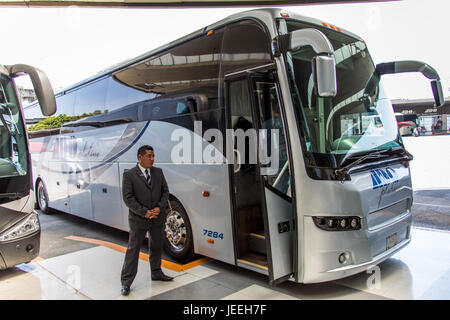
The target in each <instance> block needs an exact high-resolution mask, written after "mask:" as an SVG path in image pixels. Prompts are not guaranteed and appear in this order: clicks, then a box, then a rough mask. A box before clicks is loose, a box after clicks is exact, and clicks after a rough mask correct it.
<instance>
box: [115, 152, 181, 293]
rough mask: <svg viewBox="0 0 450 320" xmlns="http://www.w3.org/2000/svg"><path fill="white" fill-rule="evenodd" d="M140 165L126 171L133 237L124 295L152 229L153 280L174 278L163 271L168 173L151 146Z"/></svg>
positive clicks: (125, 268)
mask: <svg viewBox="0 0 450 320" xmlns="http://www.w3.org/2000/svg"><path fill="white" fill-rule="evenodd" d="M137 157H138V161H139V162H138V164H137V165H136V166H135V167H134V168H132V169H130V170H125V171H124V173H123V182H122V194H123V201H124V202H125V204H126V205H127V207H128V209H129V215H128V222H129V226H130V232H129V240H128V247H127V252H126V254H125V261H124V264H123V268H122V274H121V282H122V290H121V293H122V295H128V294H129V292H130V286H131V284H132V282H133V280H134V278H135V277H136V274H137V269H138V262H139V252H140V248H141V244H142V242H143V241H144V238H145V234H146V233H147V232H149V247H150V269H151V274H152V280H161V281H170V280H172V279H173V278H172V277H169V276H167V275H165V274H164V273H163V272H162V271H161V251H162V244H163V236H164V225H165V220H166V206H167V201H168V199H169V188H168V187H167V183H166V180H165V178H164V174H163V172H162V170H161V169H160V168H157V167H154V166H153V162H154V160H155V153H154V150H153V148H152V147H151V146H147V145H145V146H142V147H140V148H139V150H138V154H137Z"/></svg>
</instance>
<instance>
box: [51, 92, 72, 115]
mask: <svg viewBox="0 0 450 320" xmlns="http://www.w3.org/2000/svg"><path fill="white" fill-rule="evenodd" d="M74 104H75V91H71V92H69V93H66V94H64V95H60V96H58V97H56V113H55V114H54V116H58V115H60V114H65V115H68V116H71V115H73V114H74V112H73V106H74Z"/></svg>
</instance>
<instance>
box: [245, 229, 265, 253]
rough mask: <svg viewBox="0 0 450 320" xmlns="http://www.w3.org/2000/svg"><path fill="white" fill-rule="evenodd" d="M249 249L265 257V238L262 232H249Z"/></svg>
mask: <svg viewBox="0 0 450 320" xmlns="http://www.w3.org/2000/svg"><path fill="white" fill-rule="evenodd" d="M249 248H250V250H251V251H253V252H257V253H260V254H262V255H267V253H266V236H265V235H264V231H257V232H251V233H250V234H249Z"/></svg>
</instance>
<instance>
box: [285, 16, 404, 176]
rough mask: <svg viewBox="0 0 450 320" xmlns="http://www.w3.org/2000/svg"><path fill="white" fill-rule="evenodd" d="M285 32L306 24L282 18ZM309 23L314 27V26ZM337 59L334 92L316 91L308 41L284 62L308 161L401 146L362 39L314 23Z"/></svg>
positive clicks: (330, 162) (333, 162) (326, 162)
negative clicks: (320, 93) (328, 95)
mask: <svg viewBox="0 0 450 320" xmlns="http://www.w3.org/2000/svg"><path fill="white" fill-rule="evenodd" d="M287 27H288V32H292V31H294V30H296V29H301V28H307V27H311V26H309V25H306V24H304V23H300V22H297V21H287ZM314 28H317V27H316V26H314ZM318 29H320V31H322V32H323V33H324V34H325V35H326V36H327V37H328V38H329V40H330V42H331V44H332V45H333V48H334V56H335V60H336V78H337V95H336V96H335V97H333V98H321V97H318V96H317V95H316V94H315V90H314V81H313V73H312V66H311V60H312V58H313V57H314V56H315V55H316V53H315V52H314V51H313V49H312V48H311V47H309V46H307V47H301V48H300V49H298V50H296V51H293V52H289V53H288V56H287V62H288V63H287V65H288V72H289V79H290V85H291V90H292V96H293V101H294V106H295V109H296V112H297V119H298V121H300V122H301V123H300V127H301V133H302V136H303V140H304V148H305V152H306V157H307V158H308V159H309V162H310V163H309V164H310V165H313V166H318V167H333V168H336V167H339V166H340V162H341V161H342V160H343V159H345V158H347V156H348V155H349V154H353V153H357V154H358V155H363V154H364V153H365V152H373V151H376V150H383V149H388V148H395V147H399V146H402V141H401V137H400V135H399V134H398V127H397V122H396V119H395V117H394V112H393V109H392V105H391V103H390V100H389V99H387V97H386V96H385V94H384V91H383V88H382V86H381V84H380V81H379V78H378V76H377V75H376V74H375V66H374V64H373V61H372V59H371V57H370V55H369V52H368V50H367V47H366V44H365V43H364V42H363V41H361V40H359V39H356V38H353V37H350V36H348V35H346V34H344V33H342V32H337V31H333V30H331V29H326V28H318Z"/></svg>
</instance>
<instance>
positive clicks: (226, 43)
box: [25, 9, 443, 284]
mask: <svg viewBox="0 0 450 320" xmlns="http://www.w3.org/2000/svg"><path fill="white" fill-rule="evenodd" d="M412 71H415V72H422V73H423V74H424V75H425V76H426V77H428V78H429V79H430V80H431V83H432V87H433V92H434V94H435V98H436V101H437V105H441V104H442V103H443V100H442V88H441V87H440V80H439V76H438V74H437V73H436V72H435V70H434V69H433V68H431V67H430V66H428V65H426V64H424V63H421V62H418V61H399V62H390V63H384V64H378V65H375V64H374V63H373V61H372V59H371V57H370V54H369V51H368V49H367V45H366V43H365V42H364V40H363V39H361V38H360V37H358V36H357V35H355V34H353V33H350V32H348V31H345V30H343V29H341V28H339V27H337V26H334V25H332V24H329V23H325V22H322V21H318V20H315V19H312V18H308V17H304V16H300V15H297V14H293V13H289V12H285V11H283V10H279V9H261V10H253V11H248V12H243V13H238V14H236V15H233V16H230V17H228V18H226V19H224V20H222V21H219V22H217V23H215V24H213V25H210V26H207V27H205V28H203V29H201V30H199V31H197V32H194V33H192V34H190V35H188V36H186V37H184V38H182V39H179V40H177V41H174V42H171V43H169V44H167V45H165V46H163V47H161V48H159V49H156V50H153V51H151V52H149V53H146V54H144V55H142V56H139V57H137V58H134V59H131V60H128V61H125V62H123V63H122V64H120V65H117V66H114V67H112V68H110V69H108V70H105V71H103V72H101V73H99V74H97V75H95V76H93V77H91V78H89V79H86V80H84V81H81V82H79V83H77V84H75V85H73V86H70V87H68V88H66V89H64V90H62V91H60V92H59V93H57V94H56V101H57V105H58V111H57V117H53V118H52V119H50V118H46V119H45V120H44V121H42V122H38V120H40V118H42V115H41V114H40V111H39V110H40V109H39V105H38V104H37V103H35V104H31V105H29V106H28V107H27V108H26V109H25V114H26V119H27V121H29V124H30V125H33V127H31V126H30V130H32V131H31V132H30V136H31V137H32V138H31V146H32V157H33V172H34V179H35V180H34V187H35V190H36V196H37V202H38V205H39V207H40V209H41V210H42V211H44V212H49V211H51V209H57V210H60V211H64V212H67V213H70V214H73V215H77V216H79V217H82V218H85V219H89V220H94V221H97V222H99V223H102V224H105V225H108V226H112V227H115V228H118V229H121V230H128V218H127V215H128V210H127V208H126V206H125V205H124V203H123V201H122V191H121V183H122V174H123V172H124V170H127V169H129V168H132V167H133V166H135V165H136V162H137V160H136V153H137V149H138V148H139V147H140V146H141V145H143V144H149V145H152V146H153V147H154V149H155V155H156V158H155V165H156V166H158V167H161V168H162V169H163V170H164V173H165V176H166V179H167V182H168V185H169V189H170V200H169V204H170V206H168V210H167V212H166V214H167V217H166V226H165V232H166V241H165V247H166V249H167V252H168V253H169V254H170V255H171V256H172V257H174V258H175V259H178V260H183V259H185V258H187V257H188V256H189V255H191V254H192V253H197V254H201V255H205V256H208V257H211V258H214V259H217V260H220V261H223V262H226V263H230V264H233V265H237V266H240V267H242V268H246V269H250V270H254V271H256V272H259V273H262V274H265V275H267V276H268V278H269V281H270V282H271V283H272V284H275V283H279V282H281V281H284V280H287V279H290V280H292V281H295V282H301V283H313V282H323V281H330V280H334V279H339V278H342V277H346V276H349V275H352V274H355V273H358V272H361V271H366V270H367V268H369V267H371V266H373V265H376V264H378V263H380V262H382V261H383V260H385V259H387V258H388V257H390V256H391V255H392V254H394V253H395V252H397V251H398V250H400V249H401V248H403V247H405V245H407V244H408V243H409V242H410V239H411V233H410V228H411V205H412V200H413V194H412V188H411V177H410V169H409V161H410V160H412V156H411V155H410V154H409V153H408V152H407V151H406V150H405V147H404V145H403V142H402V139H401V136H400V134H399V131H398V127H397V122H396V120H395V116H394V111H393V108H392V105H391V103H390V100H389V99H388V98H387V97H386V95H385V93H384V91H383V87H382V83H381V82H382V81H381V82H380V80H381V79H382V75H383V74H387V73H400V72H412ZM45 121H47V124H48V126H45V125H44V124H45ZM58 123H60V124H59V126H60V127H58ZM61 124H62V125H61ZM53 125H54V127H52V126H53ZM261 155H267V156H268V157H264V156H261ZM275 163H277V164H276V165H275Z"/></svg>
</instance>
